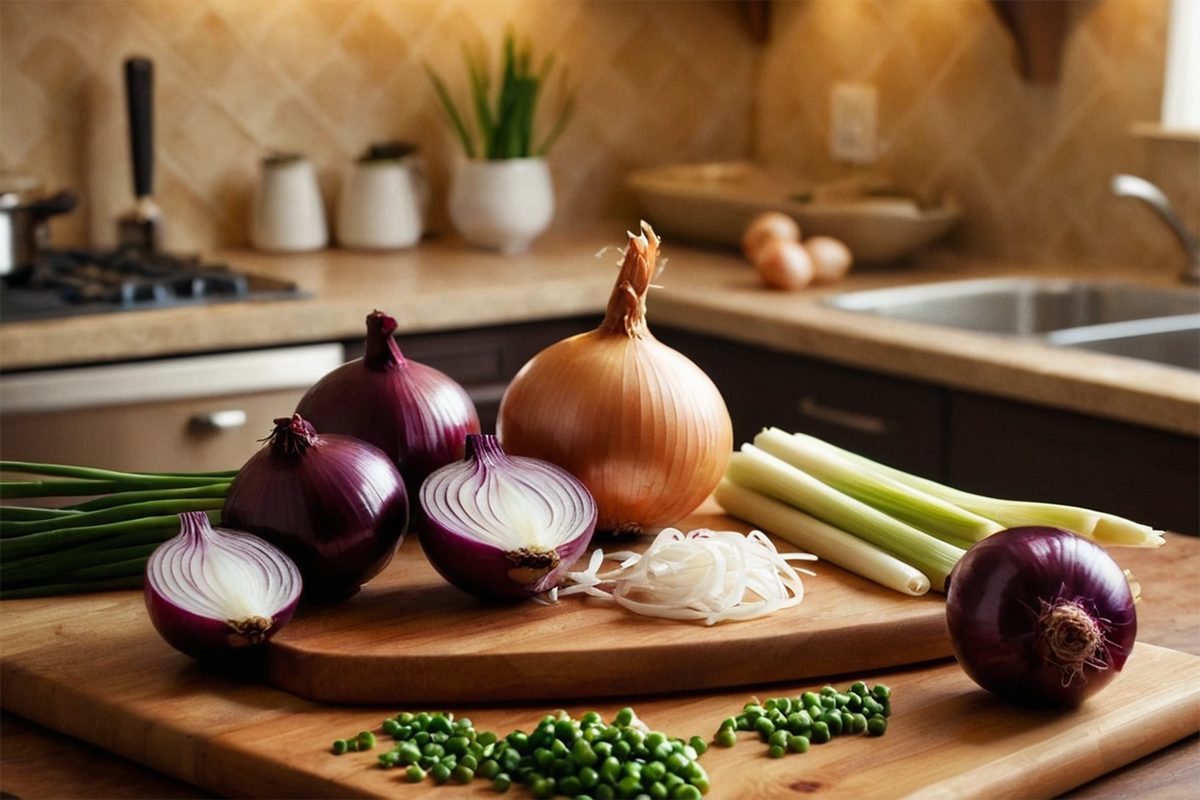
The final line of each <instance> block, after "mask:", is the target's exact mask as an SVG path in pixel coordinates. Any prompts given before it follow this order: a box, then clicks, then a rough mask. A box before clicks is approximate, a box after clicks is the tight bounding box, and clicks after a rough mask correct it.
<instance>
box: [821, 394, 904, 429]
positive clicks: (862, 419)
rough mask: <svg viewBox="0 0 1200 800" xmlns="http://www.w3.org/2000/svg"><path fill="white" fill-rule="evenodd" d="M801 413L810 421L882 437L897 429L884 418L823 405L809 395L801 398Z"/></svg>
mask: <svg viewBox="0 0 1200 800" xmlns="http://www.w3.org/2000/svg"><path fill="white" fill-rule="evenodd" d="M800 413H801V414H802V415H803V416H806V417H808V418H809V419H815V420H817V421H818V422H825V423H828V424H830V425H836V426H838V427H839V428H848V429H849V430H852V431H858V432H859V433H871V434H875V435H881V434H885V433H887V432H888V431H890V430H891V429H892V428H893V427H895V426H893V425H892V423H890V422H888V421H887V420H886V419H883V418H882V417H876V416H874V415H872V414H860V413H859V412H857V411H849V410H847V409H844V408H835V407H833V406H827V405H823V404H821V403H819V402H818V401H816V400H814V399H813V398H812V397H810V396H808V395H805V396H804V397H801V398H800Z"/></svg>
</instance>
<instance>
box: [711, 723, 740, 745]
mask: <svg viewBox="0 0 1200 800" xmlns="http://www.w3.org/2000/svg"><path fill="white" fill-rule="evenodd" d="M716 742H717V746H718V747H733V746H734V745H735V744H737V732H736V731H734V730H733V729H731V728H722V729H721V730H720V732H718V733H717V739H716Z"/></svg>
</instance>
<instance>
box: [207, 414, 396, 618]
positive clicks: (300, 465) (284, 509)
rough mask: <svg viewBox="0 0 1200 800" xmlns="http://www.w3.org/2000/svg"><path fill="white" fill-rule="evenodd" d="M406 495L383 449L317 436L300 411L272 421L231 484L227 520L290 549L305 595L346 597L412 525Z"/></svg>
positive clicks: (388, 555)
mask: <svg viewBox="0 0 1200 800" xmlns="http://www.w3.org/2000/svg"><path fill="white" fill-rule="evenodd" d="M408 511H409V504H408V493H407V491H406V490H405V488H404V481H403V479H402V478H401V477H400V472H399V470H397V469H396V465H395V464H393V463H392V461H391V459H389V458H388V457H387V456H386V455H385V454H384V453H383V451H382V450H380V449H379V448H377V447H375V446H374V445H371V444H368V443H366V442H363V441H360V440H358V439H355V438H353V437H350V436H339V435H337V434H318V433H317V431H316V430H315V429H314V428H313V426H312V425H311V424H310V423H309V422H308V421H307V420H305V419H304V418H303V417H301V416H300V415H299V414H293V415H292V417H291V418H290V419H288V418H286V417H285V418H281V419H277V420H275V430H274V431H273V432H272V433H271V435H270V436H269V437H268V439H267V442H266V444H265V445H264V446H263V447H262V448H261V449H260V450H259V451H258V452H257V453H255V454H254V455H253V456H251V457H250V459H249V460H248V461H247V462H246V463H245V464H244V465H243V466H242V468H241V469H240V470H239V471H238V474H237V476H236V477H235V478H234V479H233V481H232V482H231V483H230V484H229V490H228V492H227V493H226V495H225V505H224V507H223V508H222V509H221V519H222V522H223V523H224V524H225V525H227V526H229V527H231V528H237V529H238V530H244V531H248V532H250V533H253V534H255V535H258V536H261V537H262V538H264V539H266V540H267V541H269V542H271V543H272V544H274V545H276V546H277V547H279V548H280V549H281V550H283V551H284V552H285V553H287V554H288V555H289V556H290V557H291V558H292V559H293V560H294V561H295V562H296V565H297V566H298V567H299V568H300V572H301V574H302V575H303V576H304V597H305V599H322V600H330V599H341V598H344V597H347V596H349V595H351V594H353V593H355V592H357V591H358V590H359V588H360V587H361V586H362V585H363V584H364V583H366V582H367V581H369V580H370V579H371V578H373V577H375V576H376V575H378V574H379V573H380V572H381V571H382V570H383V568H384V567H386V566H387V565H388V562H390V561H391V560H392V556H393V555H395V553H396V549H397V548H398V547H399V546H400V544H401V543H402V542H403V541H404V535H405V533H406V532H407V530H408Z"/></svg>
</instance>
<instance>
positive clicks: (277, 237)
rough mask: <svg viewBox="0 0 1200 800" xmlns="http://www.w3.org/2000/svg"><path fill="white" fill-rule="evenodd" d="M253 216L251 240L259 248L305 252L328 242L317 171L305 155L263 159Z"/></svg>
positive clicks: (318, 248) (317, 248)
mask: <svg viewBox="0 0 1200 800" xmlns="http://www.w3.org/2000/svg"><path fill="white" fill-rule="evenodd" d="M252 216H253V219H252V223H251V231H250V241H251V243H252V244H253V245H254V246H255V247H256V248H258V249H259V250H268V251H274V252H304V251H308V250H320V249H321V248H323V247H325V246H326V245H327V244H328V243H329V228H328V226H327V225H326V222H325V204H324V202H323V200H322V199H321V188H320V186H319V185H318V184H317V173H316V170H315V169H313V165H312V163H311V162H310V161H309V160H308V159H306V158H304V157H303V156H299V155H294V154H288V155H273V156H269V157H267V158H265V159H263V162H262V180H261V182H260V184H259V186H258V190H257V193H256V196H255V198H254V206H253V213H252Z"/></svg>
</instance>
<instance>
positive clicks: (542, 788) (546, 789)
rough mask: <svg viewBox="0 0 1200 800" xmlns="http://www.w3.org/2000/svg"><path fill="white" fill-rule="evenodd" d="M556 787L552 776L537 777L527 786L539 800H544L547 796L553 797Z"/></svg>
mask: <svg viewBox="0 0 1200 800" xmlns="http://www.w3.org/2000/svg"><path fill="white" fill-rule="evenodd" d="M556 788H557V785H556V784H555V782H554V779H553V778H538V779H537V780H535V781H534V782H533V784H532V785H531V786H530V787H529V790H530V791H531V792H532V793H533V796H534V797H536V798H539V800H546V799H547V798H550V797H554V792H555V789H556Z"/></svg>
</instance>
